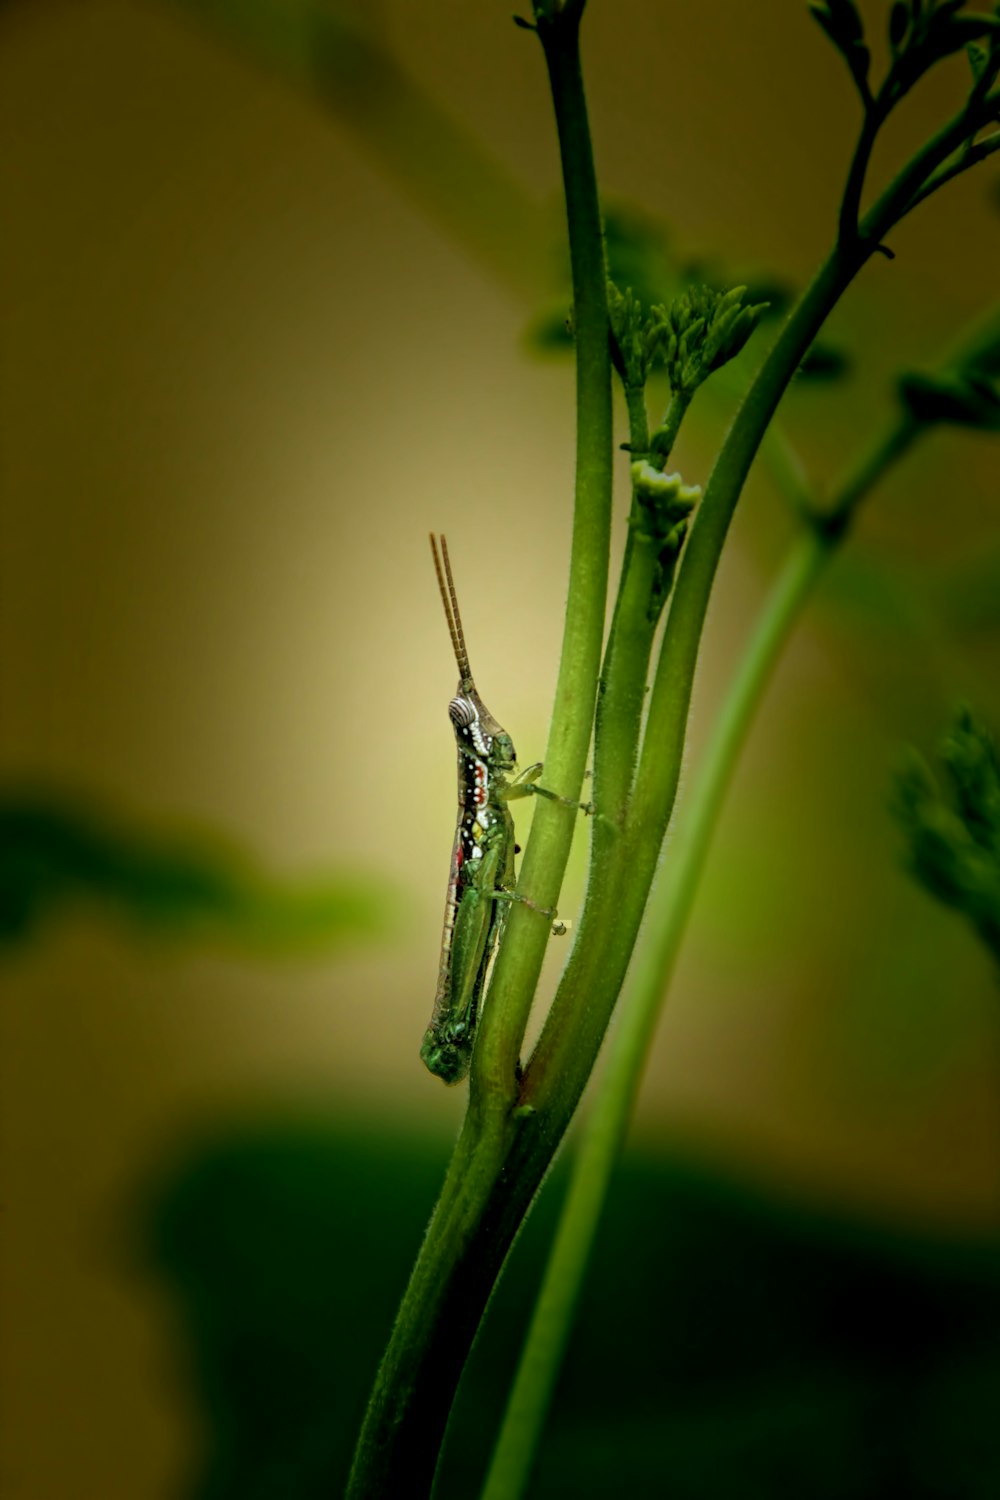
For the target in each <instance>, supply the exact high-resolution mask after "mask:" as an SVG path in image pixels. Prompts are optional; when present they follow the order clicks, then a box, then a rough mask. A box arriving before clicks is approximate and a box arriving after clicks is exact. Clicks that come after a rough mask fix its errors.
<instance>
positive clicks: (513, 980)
mask: <svg viewBox="0 0 1000 1500" xmlns="http://www.w3.org/2000/svg"><path fill="white" fill-rule="evenodd" d="M580 11H582V6H581V7H580ZM579 24H580V14H579V12H577V13H575V14H573V15H569V14H567V13H565V12H563V13H561V14H560V15H559V16H557V17H556V18H554V19H553V20H550V21H547V22H544V23H543V21H542V19H541V18H539V23H538V34H539V38H540V40H541V42H542V46H543V48H544V52H545V61H546V64H547V66H548V71H549V82H550V86H551V90H552V99H553V105H554V108H555V116H556V124H557V128H558V133H559V149H560V156H561V161H562V172H563V183H564V190H565V196H566V218H567V226H568V231H569V248H570V265H571V270H572V277H573V326H574V329H575V336H576V408H577V425H576V476H575V504H574V511H573V541H572V551H571V556H570V572H569V589H568V594H567V599H566V619H565V627H564V634H563V649H562V657H561V660H560V664H559V677H558V681H557V684H556V695H555V703H554V707H553V715H552V725H551V729H550V731H549V739H548V745H547V747H546V752H545V779H546V785H547V786H548V787H549V788H550V789H551V790H552V791H554V792H557V793H559V795H560V796H562V797H566V798H569V799H571V800H573V799H576V798H578V797H579V794H580V788H581V786H582V784H583V775H584V771H585V770H586V765H587V755H588V751H589V748H590V739H591V732H592V728H593V722H594V705H595V700H596V697H597V684H598V677H599V674H600V668H601V648H602V644H603V639H604V611H605V601H606V598H607V587H608V555H609V552H610V543H611V501H612V485H613V451H614V450H613V441H614V432H613V426H612V408H611V355H610V349H609V344H608V327H609V320H608V300H607V267H606V261H605V254H604V234H603V226H602V221H601V213H600V205H599V203H598V198H597V177H596V173H595V170H594V156H593V149H592V146H591V139H590V125H589V122H588V118H587V104H586V98H585V95H584V88H583V77H582V74H581V70H580V45H579ZM576 822H577V814H576V813H575V812H574V811H573V810H572V809H570V808H567V807H565V806H561V805H559V804H556V803H551V802H548V801H545V802H542V803H541V805H540V806H539V807H537V808H536V811H535V816H534V819H533V821H532V829H531V837H530V839H529V841H528V845H527V848H526V850H525V855H524V860H523V863H522V867H521V879H520V889H521V890H522V891H523V892H524V893H525V894H526V895H528V896H529V897H530V899H531V900H532V901H533V902H534V903H535V904H536V905H537V906H541V907H543V908H546V909H550V908H553V907H554V906H555V905H556V902H557V901H558V898H559V888H560V886H561V884H562V878H563V874H564V872H565V869H566V861H567V860H568V858H569V851H570V846H571V844H572V841H573V834H574V832H575V829H576ZM548 939H549V929H548V926H547V924H546V923H544V922H540V921H539V920H538V917H537V914H536V913H534V912H532V911H531V910H530V909H528V908H525V907H524V906H518V907H515V909H514V910H513V911H512V912H511V915H510V918H509V921H508V926H507V933H506V937H505V941H504V943H503V945H502V948H501V951H500V954H499V956H498V959H497V965H496V972H495V974H494V978H493V982H492V985H491V987H490V999H489V1005H488V1006H487V1007H486V1012H485V1015H484V1018H483V1022H482V1024H481V1029H480V1037H479V1041H478V1044H477V1047H476V1052H475V1057H474V1060H473V1068H472V1089H471V1093H472V1104H473V1107H477V1106H478V1103H479V1100H480V1097H481V1091H482V1090H487V1091H490V1090H492V1092H493V1093H494V1094H495V1095H496V1096H497V1097H498V1098H499V1099H500V1100H502V1101H504V1103H505V1106H507V1107H509V1105H510V1103H511V1102H512V1099H513V1094H514V1091H515V1090H516V1081H517V1068H518V1061H519V1058H520V1051H521V1042H522V1040H523V1037H524V1030H525V1027H526V1025H527V1022H528V1013H529V1010H530V1007H531V1001H532V997H533V995H534V990H535V985H536V983H537V981H538V975H539V972H540V970H541V966H542V961H543V959H544V957H545V950H546V946H547V944H548Z"/></svg>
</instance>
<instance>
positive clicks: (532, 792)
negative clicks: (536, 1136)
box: [504, 760, 596, 817]
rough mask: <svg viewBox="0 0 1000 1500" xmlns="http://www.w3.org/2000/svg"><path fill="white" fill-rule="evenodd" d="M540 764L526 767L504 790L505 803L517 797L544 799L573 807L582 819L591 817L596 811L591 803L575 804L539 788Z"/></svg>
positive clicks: (570, 799) (537, 762)
mask: <svg viewBox="0 0 1000 1500" xmlns="http://www.w3.org/2000/svg"><path fill="white" fill-rule="evenodd" d="M542 769H543V767H542V763H541V761H540V760H538V761H536V762H535V764H534V765H533V766H527V767H526V768H525V770H523V771H522V772H521V774H520V776H518V777H517V779H516V781H512V782H511V783H510V784H509V785H508V786H506V787H505V788H504V798H505V800H506V801H507V802H511V801H514V800H515V799H516V798H519V797H545V798H547V800H548V801H549V802H561V803H562V805H563V807H574V808H576V810H577V811H578V812H582V813H583V815H584V817H593V815H594V812H595V811H596V809H595V807H594V804H593V803H592V802H576V801H574V799H573V798H572V797H561V796H560V795H559V793H558V792H550V791H549V789H548V787H547V786H539V785H538V778H539V776H541V774H542Z"/></svg>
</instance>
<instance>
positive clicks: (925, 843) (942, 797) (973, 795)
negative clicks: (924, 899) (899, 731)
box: [893, 709, 1000, 959]
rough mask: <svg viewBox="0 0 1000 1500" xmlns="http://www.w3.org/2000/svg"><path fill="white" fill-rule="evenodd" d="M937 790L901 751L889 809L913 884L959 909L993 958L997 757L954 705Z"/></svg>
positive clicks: (999, 841) (997, 888) (998, 841)
mask: <svg viewBox="0 0 1000 1500" xmlns="http://www.w3.org/2000/svg"><path fill="white" fill-rule="evenodd" d="M941 760H942V762H943V765H944V770H945V775H946V782H945V786H944V788H942V786H941V784H940V783H939V781H938V778H937V777H936V776H935V774H934V772H933V771H932V769H931V767H930V766H929V765H928V763H927V762H926V761H925V760H924V759H923V757H922V756H920V755H919V754H917V752H916V751H913V750H911V751H909V752H908V754H907V756H906V758H905V760H904V761H903V763H902V765H901V766H900V769H899V771H898V772H897V774H896V783H895V789H894V795H893V809H894V811H895V813H896V816H897V817H898V818H899V820H900V822H901V823H902V825H903V829H904V832H905V834H906V837H907V842H908V855H909V864H910V867H911V869H912V870H913V873H914V874H915V875H916V877H917V879H918V880H919V881H920V883H921V884H922V885H923V886H924V887H925V888H926V889H927V890H928V891H929V892H930V893H931V895H933V896H936V897H937V899H938V900H939V901H942V902H944V903H945V905H947V906H951V907H954V908H955V910H957V911H960V912H962V913H963V914H964V915H965V916H966V917H967V918H968V920H969V921H970V922H971V923H972V925H973V926H974V927H975V929H976V931H977V932H978V934H979V936H980V937H981V938H982V940H983V942H984V943H985V944H986V945H987V947H988V948H989V949H990V950H991V951H992V952H993V954H994V955H995V956H996V957H997V958H998V959H1000V760H998V758H997V751H996V746H995V745H994V743H993V740H992V738H991V737H990V735H989V733H988V732H987V730H986V728H985V726H984V725H983V724H981V723H980V722H979V721H978V720H977V719H976V718H975V717H974V716H973V714H972V713H971V712H970V711H969V710H968V709H962V710H961V711H960V713H959V714H958V716H957V717H956V720H955V724H954V726H953V728H952V729H951V731H950V733H949V734H948V736H947V737H946V739H945V741H944V743H943V745H942V747H941Z"/></svg>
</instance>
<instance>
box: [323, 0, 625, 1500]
mask: <svg viewBox="0 0 1000 1500" xmlns="http://www.w3.org/2000/svg"><path fill="white" fill-rule="evenodd" d="M581 10H582V6H579V5H577V6H576V7H574V9H573V11H572V12H569V11H561V12H559V13H557V14H556V15H554V16H553V17H552V18H550V19H548V20H546V21H544V23H543V21H542V19H541V18H539V28H538V29H539V36H540V38H541V40H542V44H543V47H544V51H545V58H546V62H547V65H548V70H549V78H550V83H551V87H552V94H553V102H554V106H555V112H556V120H557V124H558V130H559V143H560V152H561V157H562V167H563V175H564V180H565V186H566V204H567V219H568V225H569V240H570V259H571V265H572V273H573V296H574V324H575V328H576V346H577V411H578V439H577V465H576V488H575V499H576V503H575V510H574V521H573V542H572V556H571V563H570V582H569V597H568V600H567V607H566V625H565V635H564V642H563V652H562V658H561V662H560V670H559V679H558V686H557V691H556V703H555V709H554V716H553V721H552V730H551V733H550V737H549V744H548V750H547V755H546V782H547V785H548V786H549V787H550V788H551V789H553V790H555V791H558V792H559V793H561V794H562V795H564V796H568V797H574V796H575V795H577V793H578V791H579V788H580V786H581V784H582V781H583V772H584V769H585V766H586V758H587V752H588V747H589V743H590V735H591V728H592V724H593V714H594V701H595V697H596V692H597V678H598V672H599V670H600V654H601V644H602V637H603V626H604V607H605V597H606V590H607V568H608V551H609V537H610V515H611V488H612V420H611V370H610V354H609V348H608V312H607V277H606V269H605V261H604V244H603V235H602V230H601V220H600V211H599V207H598V201H597V186H596V179H595V174H594V164H593V156H592V151H591V145H590V134H589V127H588V123H587V113H586V104H585V100H584V94H583V84H582V78H581V73H580V61H579V20H580V11H581ZM576 817H577V814H576V813H575V812H573V811H572V810H570V809H568V808H565V807H563V806H560V805H558V804H551V803H548V802H544V801H543V802H541V803H540V805H539V806H538V808H537V810H536V815H535V819H534V823H533V828H532V836H531V840H530V842H529V846H528V850H527V852H526V855H525V860H524V865H523V868H522V875H521V886H522V889H525V890H526V892H527V893H529V894H530V896H531V899H532V900H533V901H535V902H536V903H537V904H538V905H543V906H550V905H554V903H555V901H556V899H557V897H558V892H559V886H560V883H561V880H562V875H563V871H564V868H565V864H566V859H567V857H568V854H569V848H570V843H571V841H572V836H573V831H574V827H575V822H576ZM548 936H549V924H548V923H547V922H546V921H544V920H543V919H541V918H540V917H539V914H538V912H537V911H533V910H531V909H529V908H528V907H526V906H523V905H521V904H518V905H516V906H515V907H514V908H513V910H512V912H511V914H510V918H509V920H508V924H507V931H506V934H505V939H504V942H503V944H502V947H501V952H500V954H499V956H498V960H497V965H496V972H495V976H494V979H493V983H492V985H491V990H490V997H489V1004H488V1005H487V1006H486V1008H485V1015H484V1018H483V1021H482V1023H481V1030H480V1037H479V1040H478V1043H477V1047H476V1051H475V1054H474V1059H473V1069H472V1081H471V1088H470V1100H469V1110H468V1113H467V1115H466V1119H465V1123H464V1125H463V1129H462V1134H461V1136H460V1138H459V1141H458V1144H457V1146H456V1148H455V1153H454V1155H453V1158H452V1161H451V1163H450V1165H449V1169H448V1174H447V1177H446V1180H445V1183H444V1187H443V1189H442V1193H441V1197H440V1200H439V1202H438V1205H437V1207H436V1209H435V1212H434V1216H433V1218H432V1220H431V1224H430V1227H429V1229H428V1232H427V1237H426V1239H425V1241H424V1244H423V1247H422V1249H421V1252H420V1255H419V1257H418V1260H417V1264H416V1266H415V1268H414V1271H413V1274H412V1277H411V1279H410V1284H409V1286H408V1287H407V1290H406V1293H405V1295H404V1298H403V1302H402V1304H401V1306H400V1309H399V1313H398V1315H397V1319H396V1323H395V1326H394V1328H393V1332H392V1337H391V1339H390V1342H389V1346H388V1348H387V1350H386V1353H385V1356H384V1358H383V1361H382V1364H381V1367H380V1369H379V1372H378V1376H377V1379H376V1383H375V1387H374V1389H373V1392H372V1396H371V1399H370V1401H369V1405H368V1410H367V1413H366V1416H365V1421H364V1425H363V1427H362V1431H361V1435H360V1437H359V1441H358V1447H357V1451H356V1453H355V1458H354V1465H353V1468H352V1471H351V1477H350V1480H349V1483H348V1489H347V1496H348V1500H362V1497H364V1500H375V1497H392V1500H395V1497H397V1496H401V1495H405V1496H407V1500H421V1497H423V1496H425V1495H427V1494H429V1492H430V1488H431V1484H432V1482H433V1476H434V1471H435V1467H436V1464H437V1460H438V1456H439V1453H440V1450H441V1445H442V1441H443V1437H444V1429H445V1425H446V1422H447V1419H448V1413H449V1411H450V1409H451V1404H452V1400H453V1398H454V1393H455V1389H456V1386H457V1383H458V1379H459V1376H460V1375H461V1371H462V1367H463V1365H464V1362H465V1359H466V1357H467V1354H468V1351H469V1348H470V1346H471V1343H472V1339H473V1337H474V1334H475V1331H476V1328H477V1327H478V1324H479V1321H480V1319H481V1317H482V1314H483V1311H484V1309H485V1306H486V1303H487V1301H488V1299H489V1295H490V1292H491V1290H492V1287H493V1284H494V1281H495V1279H496V1277H497V1275H498V1274H499V1270H500V1267H501V1265H502V1263H503V1260H504V1257H505V1255H506V1253H507V1250H508V1248H509V1246H510V1243H511V1240H512V1238H513V1236H514V1234H515V1232H516V1230H517V1227H518V1225H519V1224H520V1222H521V1219H522V1218H523V1216H524V1213H525V1212H526V1211H527V1207H528V1204H529V1203H530V1200H531V1197H532V1196H533V1194H534V1191H535V1188H536V1187H537V1185H538V1181H539V1180H540V1174H539V1176H538V1177H536V1178H534V1180H530V1179H529V1178H528V1177H524V1178H523V1179H522V1180H521V1181H519V1182H516V1183H513V1184H511V1183H510V1180H509V1175H508V1174H507V1173H506V1172H505V1161H506V1159H507V1157H508V1154H509V1153H510V1151H511V1150H512V1148H513V1147H514V1146H516V1143H517V1141H518V1138H519V1136H520V1135H521V1134H522V1133H523V1129H524V1126H525V1124H526V1123H527V1124H529V1125H530V1122H525V1121H524V1120H523V1119H522V1118H520V1117H519V1116H518V1115H517V1114H516V1113H515V1112H514V1104H515V1102H516V1097H517V1086H518V1075H517V1063H518V1054H519V1050H520V1042H521V1037H522V1035H523V1032H524V1026H525V1024H526V1021H527V1016H528V1011H529V1008H530V1004H531V998H532V994H533V992H534V987H535V983H536V981H537V977H538V972H539V969H540V967H541V963H542V959H543V957H544V953H545V947H546V944H547V942H548ZM505 1186H507V1187H510V1188H511V1191H510V1193H509V1194H507V1195H505V1193H504V1191H503V1189H504V1187H505ZM505 1196H506V1200H507V1201H504V1199H505Z"/></svg>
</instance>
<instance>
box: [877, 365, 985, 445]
mask: <svg viewBox="0 0 1000 1500" xmlns="http://www.w3.org/2000/svg"><path fill="white" fill-rule="evenodd" d="M898 390H899V397H900V400H901V401H902V402H903V404H904V406H905V407H906V408H907V410H908V411H909V412H910V413H911V415H912V416H913V417H915V418H916V420H917V421H918V422H922V423H926V424H931V423H935V422H950V423H954V424H957V425H960V426H963V427H976V428H979V429H980V430H981V431H986V432H1000V395H998V394H997V391H996V390H995V389H994V387H993V385H992V384H991V383H990V381H989V380H988V379H987V378H986V377H985V376H984V375H981V374H978V373H977V372H975V371H972V370H969V371H961V370H952V371H943V372H942V373H941V374H935V375H925V374H922V373H919V372H911V373H908V374H906V375H902V376H900V379H899V386H898Z"/></svg>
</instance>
